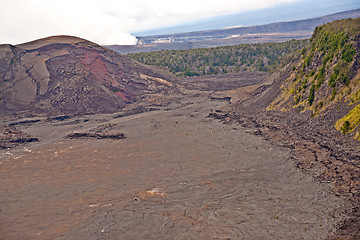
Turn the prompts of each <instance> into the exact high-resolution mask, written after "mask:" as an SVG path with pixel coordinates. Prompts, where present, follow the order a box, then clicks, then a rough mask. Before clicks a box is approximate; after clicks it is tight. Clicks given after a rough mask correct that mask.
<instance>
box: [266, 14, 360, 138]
mask: <svg viewBox="0 0 360 240" xmlns="http://www.w3.org/2000/svg"><path fill="white" fill-rule="evenodd" d="M359 36H360V18H357V19H345V20H338V21H334V22H331V23H327V24H325V25H322V26H318V27H316V29H315V30H314V33H313V35H312V37H311V38H310V43H309V44H308V46H307V47H305V48H303V49H302V50H301V55H300V56H299V59H298V60H296V59H295V60H293V61H292V66H291V68H289V69H288V77H287V79H286V80H285V81H284V83H283V85H282V89H283V93H282V94H281V95H280V96H279V97H278V98H277V99H275V100H274V102H273V103H272V104H271V105H270V106H269V107H268V109H282V110H286V109H289V108H290V107H293V108H297V109H299V110H301V111H306V110H311V111H312V116H316V115H318V114H320V113H321V112H322V111H324V110H326V109H334V108H335V106H336V105H337V103H339V102H347V103H348V105H350V106H352V105H354V106H355V107H353V108H352V110H351V111H350V112H349V113H348V114H347V115H346V116H344V117H343V118H341V119H339V120H338V121H337V123H336V125H335V127H336V128H337V129H338V130H339V131H341V132H342V133H343V134H350V133H353V134H354V137H355V138H358V139H359V140H360V132H359V131H358V130H359V128H360V127H359V123H360V78H359V76H360V74H359V64H358V59H359V58H360V54H359V52H360V51H359V50H360V49H359V47H358V46H359V44H358V42H359V39H358V38H359ZM335 104H336V105H335ZM337 106H338V105H337Z"/></svg>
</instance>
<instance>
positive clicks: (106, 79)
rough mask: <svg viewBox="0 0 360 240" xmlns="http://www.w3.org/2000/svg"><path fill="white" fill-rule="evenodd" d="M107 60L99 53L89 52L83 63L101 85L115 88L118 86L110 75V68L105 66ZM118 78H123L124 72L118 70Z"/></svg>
mask: <svg viewBox="0 0 360 240" xmlns="http://www.w3.org/2000/svg"><path fill="white" fill-rule="evenodd" d="M105 61H106V60H105V59H104V58H103V57H102V56H101V55H100V53H98V52H87V53H86V54H85V55H84V56H83V58H82V60H81V63H82V64H83V65H84V66H85V67H86V69H88V70H89V71H90V72H91V73H92V74H94V75H95V76H96V78H97V79H98V80H99V81H100V82H101V83H111V85H113V86H117V85H118V83H117V82H116V80H115V79H114V78H113V77H111V76H110V75H109V71H108V66H106V64H105ZM117 71H118V73H117V76H121V75H122V72H121V71H120V70H117Z"/></svg>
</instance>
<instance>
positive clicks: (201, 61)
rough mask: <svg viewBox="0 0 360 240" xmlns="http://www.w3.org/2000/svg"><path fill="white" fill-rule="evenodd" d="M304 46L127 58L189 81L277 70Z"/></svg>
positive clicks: (239, 47)
mask: <svg viewBox="0 0 360 240" xmlns="http://www.w3.org/2000/svg"><path fill="white" fill-rule="evenodd" d="M307 43H308V41H307V40H300V41H299V40H291V41H288V42H284V43H265V44H241V45H235V46H225V47H216V48H200V49H190V50H162V51H156V52H147V53H136V54H128V55H127V56H129V57H131V58H133V59H135V60H137V61H139V62H142V63H145V64H149V65H156V66H163V67H166V68H168V69H169V70H170V71H171V72H173V73H174V74H176V75H177V76H189V77H192V76H201V75H212V74H222V73H231V72H239V71H262V72H271V71H274V70H275V69H276V68H277V67H278V66H279V64H280V62H281V60H282V59H283V58H284V56H286V55H287V54H290V53H293V52H295V51H297V50H300V49H302V48H304V46H306V44H307ZM294 70H295V69H294Z"/></svg>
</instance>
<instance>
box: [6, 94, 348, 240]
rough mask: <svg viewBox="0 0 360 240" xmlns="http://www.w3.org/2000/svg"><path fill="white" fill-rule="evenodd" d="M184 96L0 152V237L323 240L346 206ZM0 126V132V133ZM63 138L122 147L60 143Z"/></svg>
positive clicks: (283, 150) (201, 101)
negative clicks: (156, 107)
mask: <svg viewBox="0 0 360 240" xmlns="http://www.w3.org/2000/svg"><path fill="white" fill-rule="evenodd" d="M225 104H226V103H225V102H223V101H211V100H210V98H208V97H202V96H198V97H194V96H193V97H190V96H184V97H183V98H182V99H181V100H180V101H178V102H177V103H173V104H171V105H170V106H166V107H163V108H159V110H154V111H150V112H144V113H140V114H135V115H130V116H126V115H124V117H117V116H118V115H119V113H114V114H97V115H91V116H84V117H71V118H69V119H65V120H63V121H61V122H60V121H55V120H54V121H43V120H41V121H38V122H33V123H31V124H30V123H29V124H25V125H21V124H19V125H17V129H18V130H19V131H22V132H24V133H26V134H29V135H31V136H37V137H38V138H39V139H40V140H41V141H40V142H37V143H31V144H27V145H25V146H18V147H14V148H12V149H3V150H0V172H1V174H0V185H1V188H0V238H1V239H260V238H262V239H290V238H291V239H325V238H326V237H328V236H329V235H330V234H332V233H333V231H334V230H335V229H336V226H337V224H339V223H340V222H341V220H342V219H343V215H342V214H343V210H344V208H346V206H347V205H346V204H347V202H346V199H345V198H344V197H342V196H336V195H335V194H333V193H332V192H331V185H328V184H325V183H321V182H320V181H318V179H316V178H314V177H313V176H312V175H311V174H309V173H308V172H304V171H302V170H301V169H299V168H297V167H296V164H297V162H296V160H295V159H294V158H293V156H292V151H291V149H289V148H288V147H286V146H281V145H279V144H275V143H274V142H272V141H268V140H266V139H264V137H262V136H257V135H255V134H253V131H252V130H251V129H250V130H249V129H248V128H244V127H242V126H241V125H239V124H238V123H236V122H233V123H229V124H222V123H221V122H220V121H219V120H217V119H214V118H209V117H207V116H208V114H209V113H210V112H212V110H214V109H217V108H219V107H222V106H223V105H225ZM9 123H10V121H9V122H4V124H9ZM73 132H82V133H91V134H95V133H103V134H120V133H124V134H125V135H126V138H125V139H120V140H119V139H115V140H114V139H96V138H91V139H88V138H85V139H67V138H65V136H66V135H68V134H71V133H73Z"/></svg>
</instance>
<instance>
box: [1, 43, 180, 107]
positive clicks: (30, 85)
mask: <svg viewBox="0 0 360 240" xmlns="http://www.w3.org/2000/svg"><path fill="white" fill-rule="evenodd" d="M174 91H175V85H174V84H173V83H172V77H171V76H170V75H169V74H166V73H162V72H161V71H158V70H153V69H152V68H149V67H145V66H143V65H141V64H139V63H137V62H135V61H133V60H130V59H127V58H125V57H123V56H121V55H120V54H118V53H116V52H113V51H111V50H109V49H106V48H103V47H101V46H99V45H97V44H94V43H92V42H89V41H86V40H84V39H80V38H76V37H70V36H56V37H49V38H44V39H39V40H36V41H33V42H29V43H24V44H20V45H17V46H12V45H0V109H1V112H2V113H11V112H14V111H19V110H30V111H34V112H46V113H48V114H61V113H70V114H85V113H86V114H88V113H103V112H113V111H116V110H119V109H122V108H123V107H124V106H125V105H126V104H128V103H133V102H136V101H139V100H141V99H142V98H144V97H146V96H148V95H149V94H155V93H156V94H158V93H163V94H167V93H171V92H174Z"/></svg>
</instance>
